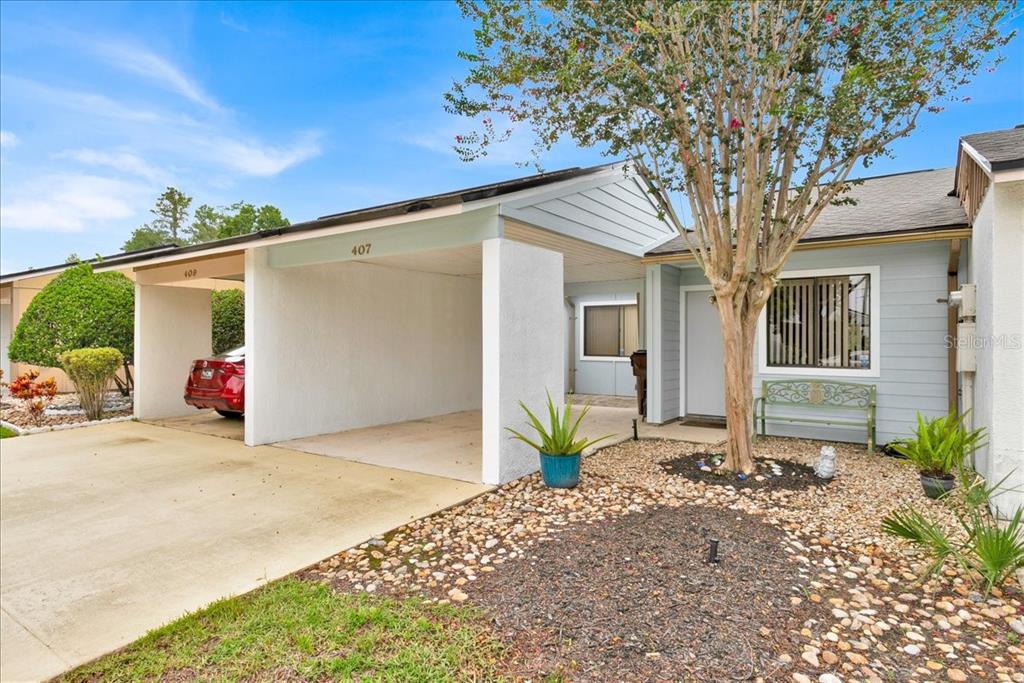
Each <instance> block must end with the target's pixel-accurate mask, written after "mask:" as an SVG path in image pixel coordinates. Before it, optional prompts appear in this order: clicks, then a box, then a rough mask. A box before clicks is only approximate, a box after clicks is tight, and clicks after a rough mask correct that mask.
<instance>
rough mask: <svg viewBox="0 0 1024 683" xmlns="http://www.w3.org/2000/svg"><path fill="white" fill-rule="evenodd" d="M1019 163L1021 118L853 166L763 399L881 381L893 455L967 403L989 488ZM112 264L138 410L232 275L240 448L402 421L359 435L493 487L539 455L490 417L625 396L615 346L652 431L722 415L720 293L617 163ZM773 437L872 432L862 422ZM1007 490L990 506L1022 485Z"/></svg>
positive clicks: (1023, 147) (1008, 407)
mask: <svg viewBox="0 0 1024 683" xmlns="http://www.w3.org/2000/svg"><path fill="white" fill-rule="evenodd" d="M1022 160H1024V131H1022V130H1010V131H999V132H996V133H987V134H981V135H979V136H967V137H966V138H964V139H963V140H962V141H961V143H960V150H959V160H958V163H957V167H956V168H946V169H936V170H926V171H917V172H911V173H900V174H893V175H887V176H879V177H873V178H867V179H864V180H863V182H862V183H860V184H858V185H856V186H855V187H854V189H853V190H852V193H851V196H852V197H853V198H854V199H855V200H856V204H855V205H844V206H835V207H829V208H828V209H827V210H826V211H825V212H824V213H823V214H822V215H821V217H820V218H819V219H818V221H817V223H816V224H815V226H814V227H813V229H812V230H811V231H810V233H809V234H808V235H807V236H806V237H805V239H804V240H802V241H801V243H800V244H799V245H798V247H797V250H796V251H795V253H794V254H793V255H792V256H791V258H790V259H789V262H788V263H787V266H786V269H785V271H784V272H783V273H782V278H781V282H780V285H779V287H778V289H777V291H776V293H775V294H774V296H773V300H772V301H770V302H769V304H768V306H767V307H766V310H765V312H764V314H763V319H762V321H761V322H760V324H759V325H760V332H759V339H758V342H757V345H756V346H757V348H756V356H755V393H756V392H757V391H759V387H760V380H762V379H779V378H800V377H808V378H832V379H836V380H849V381H852V382H861V383H869V384H873V385H875V386H876V387H877V439H878V442H879V443H882V444H884V443H886V442H888V441H892V440H894V439H898V438H901V437H904V436H907V435H908V434H909V433H910V432H911V431H912V429H913V425H914V420H915V415H916V414H917V413H918V412H919V411H920V412H921V413H923V414H924V415H926V416H937V415H941V414H944V413H945V412H946V411H947V410H948V409H949V407H950V406H951V405H957V406H958V407H959V408H960V409H961V410H964V409H968V408H970V407H971V406H973V410H972V412H971V415H972V419H973V420H974V423H975V424H976V425H979V426H985V427H987V428H988V430H989V432H990V441H989V445H988V447H987V448H986V449H982V451H979V453H978V454H977V465H978V468H979V471H981V472H982V473H983V474H984V475H985V476H986V477H988V478H989V479H990V480H998V479H999V478H1001V477H1002V476H1003V475H1005V474H1007V473H1009V472H1010V471H1011V470H1013V468H1014V467H1015V466H1017V465H1019V464H1020V463H1021V461H1022V443H1024V437H1022V431H1021V423H1022V422H1024V421H1022V420H1020V419H1019V418H1020V414H1021V408H1020V396H1022V395H1024V366H1022V362H1024V355H1022V352H1021V348H1020V342H1021V336H1022V333H1024V323H1022V316H1021V313H1022V310H1024V307H1022V306H1021V304H1020V301H1021V300H1022V295H1024V291H1022V285H1021V276H1020V273H1021V272H1024V247H1022V227H1021V220H1022V215H1024V189H1022V188H1024V169H1022V167H1021V164H1022V163H1024V161H1022ZM98 267H99V268H101V269H102V268H110V267H114V265H112V264H109V263H107V262H103V263H101V264H98ZM116 267H118V268H124V269H127V270H130V271H131V273H132V275H133V277H134V278H135V281H136V332H135V353H136V358H135V364H136V367H135V379H136V395H135V415H136V417H137V418H139V419H159V418H164V417H169V416H174V415H181V414H185V413H187V412H189V411H190V410H191V409H190V408H188V407H187V406H185V404H184V403H183V402H182V400H181V386H182V383H183V381H184V376H185V372H186V371H187V369H188V367H189V364H190V362H191V361H192V360H193V359H195V358H200V357H203V356H205V355H208V354H209V352H210V299H209V296H208V295H207V293H206V291H205V290H206V289H209V288H211V287H213V286H215V283H223V282H235V283H238V282H242V283H244V285H243V286H244V288H245V293H246V297H245V300H246V353H247V358H246V419H245V426H244V430H245V442H246V443H247V444H249V445H259V444H268V443H280V442H289V443H291V444H295V443H297V442H296V440H302V439H304V438H307V437H312V436H315V435H327V437H325V438H327V439H328V440H329V439H330V438H331V437H330V435H332V434H341V433H345V432H346V431H348V430H354V429H359V428H363V427H371V426H375V425H395V429H394V430H392V431H391V432H389V436H388V440H382V441H381V442H380V443H379V444H377V445H376V446H374V448H376V449H378V450H379V451H381V452H383V451H386V450H389V449H392V448H394V447H395V445H394V444H401V443H403V439H405V441H404V442H405V443H410V442H412V441H414V440H416V439H419V438H422V437H423V434H424V433H423V432H413V431H409V430H412V429H413V426H410V425H420V427H418V428H423V429H429V430H432V431H431V432H430V433H431V434H437V433H438V432H440V433H443V434H446V435H449V436H450V437H451V438H450V440H449V441H447V442H445V446H444V449H447V450H446V451H444V452H442V453H441V455H440V456H439V457H445V458H451V459H461V460H463V461H466V462H471V463H474V464H473V468H474V469H472V470H471V471H472V474H471V475H470V477H471V478H473V479H474V480H475V481H483V482H486V483H492V484H496V483H502V482H506V481H509V480H511V479H514V478H516V477H518V476H520V475H522V474H525V473H527V472H529V471H532V470H534V469H536V466H537V465H536V456H535V455H534V454H533V453H531V452H530V451H529V449H528V448H527V447H526V446H524V445H523V444H521V443H519V442H516V441H512V440H509V439H508V438H506V436H505V434H504V431H503V428H504V427H505V426H508V425H512V426H517V425H518V426H525V425H524V424H523V417H522V415H521V413H520V410H519V407H518V402H519V401H520V400H523V401H525V402H526V403H527V404H528V405H531V406H540V405H542V404H543V402H544V400H545V391H550V392H551V394H552V395H556V396H557V395H559V394H561V393H562V392H563V391H574V392H577V393H580V394H604V395H609V394H610V395H619V396H629V395H632V394H633V392H634V379H633V377H632V372H631V368H630V363H629V355H630V353H631V352H632V351H634V350H636V349H641V348H646V349H647V352H648V361H647V363H648V383H647V411H648V412H647V418H648V421H649V422H654V423H669V422H673V421H676V420H682V421H684V422H685V421H690V420H696V421H706V420H709V419H710V420H714V419H715V418H719V419H720V418H721V416H722V415H723V414H724V410H723V396H724V391H723V376H722V370H721V367H722V358H721V356H722V354H721V343H720V338H719V328H718V319H717V314H716V312H715V309H714V308H713V306H712V305H711V303H710V301H709V299H708V297H709V293H710V292H709V286H708V284H707V283H706V280H705V278H704V276H703V274H702V273H701V271H700V269H699V268H698V267H697V266H696V264H695V263H694V261H693V259H692V258H691V257H690V255H689V253H688V249H687V246H686V243H685V240H683V239H682V237H681V236H679V235H678V234H677V233H676V232H675V231H674V229H673V228H672V226H670V225H669V224H667V223H666V222H665V221H664V220H663V219H662V218H660V213H659V211H658V210H657V208H656V207H655V205H654V203H653V202H652V199H651V196H650V195H649V192H648V188H647V187H646V186H645V185H644V184H642V183H641V182H640V181H639V180H638V179H637V178H636V177H635V176H634V175H632V174H630V173H629V172H628V169H627V168H626V167H625V165H624V164H621V163H617V164H609V165H604V166H598V167H594V168H588V169H568V170H564V171H558V172H554V173H545V174H539V175H534V176H529V177H526V178H521V179H518V180H513V181H509V182H504V183H494V184H490V185H484V186H481V187H476V188H469V189H466V190H460V191H456V192H449V193H445V194H440V195H433V196H430V197H422V198H418V199H413V200H409V201H405V202H396V203H392V204H387V205H384V206H378V207H372V208H368V209H361V210H357V211H350V212H346V213H341V214H333V215H328V216H323V217H321V218H319V219H317V220H315V221H310V222H307V223H301V224H297V225H293V226H290V227H287V228H281V229H278V230H272V231H267V232H263V233H257V234H252V235H245V236H241V237H235V238H230V239H225V240H219V241H215V242H209V243H205V244H200V245H192V246H186V247H176V248H171V249H168V250H166V251H160V252H155V253H145V254H137V255H126V256H125V257H124V258H123V259H121V260H119V261H117V262H116ZM17 279H18V277H17V275H13V276H4V277H3V278H2V279H0V282H8V281H16V280H17ZM969 284H975V285H976V286H977V302H978V307H977V308H978V310H977V316H976V317H977V319H976V327H977V331H976V332H977V333H976V335H975V337H974V340H975V341H976V342H984V343H977V344H974V343H973V342H972V343H965V337H964V335H965V334H968V332H969V328H968V327H964V326H963V325H961V324H960V323H961V320H960V318H961V317H962V318H967V317H968V316H967V312H966V311H958V309H957V308H955V307H951V306H950V304H949V300H950V298H951V297H950V292H953V291H957V290H960V289H961V288H962V287H963V286H964V285H969ZM197 285H198V287H197ZM958 316H959V317H958ZM965 322H970V321H969V320H965ZM993 339H994V340H1000V341H998V343H990V341H991V340H993ZM986 340H988V341H986ZM1014 344H1016V346H1014ZM966 346H977V347H978V348H977V357H976V359H977V370H976V372H975V373H973V375H972V374H970V373H968V374H965V373H962V372H958V368H959V369H963V368H965V367H967V365H968V363H967V359H966V357H964V356H963V354H962V353H960V352H959V351H958V350H962V349H963V348H964V347H966ZM403 425H405V426H403ZM423 425H427V427H423ZM770 426H771V431H772V433H777V434H789V435H795V436H805V437H817V438H826V439H834V440H848V441H860V442H863V441H864V439H865V433H864V430H858V429H843V428H832V427H824V426H822V427H800V426H789V427H787V426H782V425H770ZM399 447H400V446H399ZM444 449H442V450H444ZM1014 476H1017V477H1019V476H1020V473H1017V474H1016V475H1014ZM1016 481H1019V478H1018V479H1017V480H1016ZM1012 495H1015V496H1017V497H1016V498H1012V497H1010V496H1007V497H1006V498H1004V499H1002V500H1004V501H1007V505H1009V503H1010V501H1012V500H1018V501H1019V500H1020V495H1019V494H1012Z"/></svg>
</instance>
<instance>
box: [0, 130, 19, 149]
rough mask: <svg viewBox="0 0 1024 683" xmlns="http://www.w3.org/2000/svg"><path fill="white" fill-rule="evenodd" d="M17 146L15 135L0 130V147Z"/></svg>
mask: <svg viewBox="0 0 1024 683" xmlns="http://www.w3.org/2000/svg"><path fill="white" fill-rule="evenodd" d="M17 144H18V136H17V135H15V134H14V133H12V132H11V131H9V130H0V147H14V146H15V145H17Z"/></svg>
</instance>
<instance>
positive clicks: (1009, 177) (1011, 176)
mask: <svg viewBox="0 0 1024 683" xmlns="http://www.w3.org/2000/svg"><path fill="white" fill-rule="evenodd" d="M1018 180H1024V168H1013V169H1008V170H1005V171H996V172H995V173H993V174H992V182H993V183H1015V182H1017V181H1018Z"/></svg>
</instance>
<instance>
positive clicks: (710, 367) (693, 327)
mask: <svg viewBox="0 0 1024 683" xmlns="http://www.w3.org/2000/svg"><path fill="white" fill-rule="evenodd" d="M710 295H711V290H710V289H708V290H703V289H702V290H696V291H686V290H684V291H683V296H684V297H686V320H685V329H684V331H683V333H684V334H685V335H686V336H685V339H686V369H685V373H684V374H685V377H684V391H685V392H686V414H687V415H708V416H715V417H724V416H725V372H724V370H723V364H722V335H721V333H720V332H719V322H718V309H716V308H715V306H714V304H712V303H711V302H710V301H709V300H708V297H709V296H710Z"/></svg>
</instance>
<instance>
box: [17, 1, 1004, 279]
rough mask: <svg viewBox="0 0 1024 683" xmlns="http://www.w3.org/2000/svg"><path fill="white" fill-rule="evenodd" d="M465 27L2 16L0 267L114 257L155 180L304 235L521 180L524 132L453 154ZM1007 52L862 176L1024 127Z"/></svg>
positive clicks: (570, 160)
mask: <svg viewBox="0 0 1024 683" xmlns="http://www.w3.org/2000/svg"><path fill="white" fill-rule="evenodd" d="M1015 23H1016V25H1017V26H1018V27H1021V26H1024V21H1022V20H1020V19H1018V20H1017V21H1016V22H1015ZM472 28H473V27H472V25H471V24H470V23H468V22H466V21H464V20H463V19H462V18H461V16H460V15H459V13H458V11H457V9H456V8H455V7H454V6H452V5H449V4H446V3H440V2H437V3H430V2H416V3H393V4H385V3H366V4H359V3H343V4H328V3H304V4H299V3H295V4H276V3H270V2H259V3H214V2H208V3H201V4H186V3H156V2H148V3H139V4H115V3H104V4H90V3H84V2H83V3H61V4H57V3H51V4H34V3H11V2H5V3H2V4H0V130H2V135H0V143H2V147H0V211H2V213H0V271H2V272H11V271H15V270H22V269H24V268H28V267H39V266H44V265H49V264H52V263H59V262H61V261H63V260H64V258H65V257H66V256H67V255H68V254H69V253H71V252H75V253H77V254H79V255H80V256H82V257H88V256H92V255H94V254H96V253H102V254H109V253H114V252H116V251H118V250H119V249H120V246H121V244H122V243H123V242H124V240H125V239H126V238H127V237H128V235H129V233H130V232H131V230H132V229H133V228H135V227H137V226H138V225H140V224H142V223H144V222H146V221H147V220H149V213H148V210H149V208H150V207H151V206H152V205H153V201H154V199H155V198H156V196H157V195H158V194H159V193H160V191H161V190H162V189H163V188H164V187H165V186H167V185H174V186H176V187H178V188H179V189H181V190H183V191H184V192H186V193H187V194H190V195H192V196H193V197H194V202H193V207H195V206H197V205H199V204H203V203H208V204H214V205H226V204H230V203H233V202H235V201H238V200H243V199H244V200H246V201H250V202H253V203H256V204H262V203H271V204H276V205H277V206H279V207H281V209H282V210H283V211H284V214H285V215H286V216H287V217H288V218H289V219H290V220H291V221H292V222H298V221H302V220H307V219H311V218H315V217H317V216H320V215H323V214H327V213H334V212H337V211H343V210H346V209H353V208H358V207H362V206H368V205H372V204H379V203H382V202H386V201H391V200H398V199H403V198H406V197H414V196H418V195H423V194H429V193H433V192H439V191H444V190H450V189H455V188H458V187H465V186H470V185H477V184H480V183H485V182H490V181H493V180H501V179H507V178H513V177H516V176H520V175H525V174H527V173H529V172H530V171H529V170H527V169H524V168H522V167H520V166H517V164H516V162H522V161H527V160H528V150H529V139H528V138H526V137H522V138H520V139H514V140H513V141H512V142H510V143H508V144H507V145H506V146H504V147H503V148H502V149H499V150H495V151H494V152H493V153H492V155H491V156H490V157H489V158H487V159H485V160H482V161H477V162H473V163H469V164H467V163H464V162H462V161H460V160H459V159H458V157H457V156H456V155H455V153H454V152H453V151H452V149H451V144H452V141H453V138H454V135H455V134H456V133H459V132H464V131H465V129H466V123H465V122H462V121H460V120H458V119H457V118H454V117H450V116H448V115H447V114H445V112H444V110H443V108H442V95H443V93H444V92H445V90H446V89H447V88H448V86H449V85H450V84H451V82H452V80H453V79H455V78H457V77H459V76H460V75H461V74H463V73H464V71H465V67H464V65H463V63H462V62H461V60H459V58H458V56H457V54H456V53H457V51H458V50H459V49H462V48H468V47H470V46H471V44H472ZM1006 54H1007V57H1008V59H1007V61H1006V62H1004V63H1003V64H1002V65H1001V66H1000V67H999V68H998V69H997V70H996V71H995V72H993V73H983V74H981V75H980V76H979V78H978V79H976V81H975V82H974V83H973V84H972V85H971V86H970V87H969V88H968V89H967V90H966V91H965V93H964V94H966V95H970V96H971V102H970V103H968V104H957V105H953V106H949V107H947V109H946V111H945V112H943V113H942V114H940V115H929V116H926V117H923V118H922V120H921V122H920V125H919V127H918V129H917V130H916V131H915V132H914V133H913V135H912V136H911V137H910V138H909V139H906V140H902V141H900V142H899V143H898V144H896V145H895V146H894V147H893V151H894V153H895V158H893V159H883V160H881V161H879V162H877V163H876V164H875V165H874V166H873V167H872V169H871V171H870V174H871V175H875V174H879V173H891V172H898V171H906V170H914V169H920V168H935V167H942V166H951V165H952V164H953V163H954V161H955V159H954V152H955V149H956V139H957V137H958V136H959V135H962V134H966V133H971V132H977V131H982V130H992V129H998V128H1007V127H1010V126H1013V125H1016V124H1018V123H1024V39H1021V38H1018V39H1017V40H1015V41H1014V42H1013V43H1012V44H1011V45H1010V46H1009V47H1008V48H1007V50H1006ZM541 161H542V163H543V165H544V167H545V168H546V169H556V168H561V167H565V166H574V165H587V164H593V163H600V162H601V161H603V159H602V157H601V156H600V153H599V151H596V150H578V149H575V148H574V147H573V146H572V145H570V144H563V145H561V146H559V147H558V148H557V149H556V150H554V151H553V152H552V153H550V154H549V155H548V156H547V157H545V158H543V159H542V160H541Z"/></svg>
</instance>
